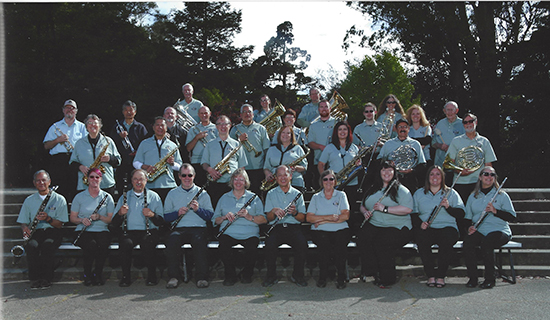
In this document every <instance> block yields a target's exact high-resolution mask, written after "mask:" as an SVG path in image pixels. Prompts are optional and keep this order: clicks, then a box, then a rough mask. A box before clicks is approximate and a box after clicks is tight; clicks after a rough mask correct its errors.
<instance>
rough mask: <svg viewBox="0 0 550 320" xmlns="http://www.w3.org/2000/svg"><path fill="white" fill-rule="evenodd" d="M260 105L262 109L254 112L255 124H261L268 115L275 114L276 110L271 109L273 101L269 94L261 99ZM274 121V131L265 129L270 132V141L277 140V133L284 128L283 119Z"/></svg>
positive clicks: (277, 118) (276, 118)
mask: <svg viewBox="0 0 550 320" xmlns="http://www.w3.org/2000/svg"><path fill="white" fill-rule="evenodd" d="M260 105H261V106H262V107H261V108H260V109H259V110H258V109H256V110H254V122H257V123H260V122H261V121H262V120H264V119H265V118H266V117H267V116H268V115H270V114H271V113H272V112H274V109H272V108H271V99H269V96H268V95H267V94H264V95H262V96H261V97H260ZM283 109H284V108H283ZM273 121H274V123H273V124H272V125H273V126H274V128H273V129H269V130H268V128H267V127H266V128H265V129H266V130H268V131H267V133H268V135H269V138H270V139H271V138H275V131H277V130H278V129H280V128H281V127H282V126H283V121H282V120H281V117H275V119H273ZM264 126H265V125H264ZM277 128H278V129H277ZM275 129H277V130H275Z"/></svg>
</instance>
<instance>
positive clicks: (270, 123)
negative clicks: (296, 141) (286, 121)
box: [260, 99, 286, 137]
mask: <svg viewBox="0 0 550 320" xmlns="http://www.w3.org/2000/svg"><path fill="white" fill-rule="evenodd" d="M285 111H286V109H285V107H284V106H283V105H282V104H281V103H280V102H279V100H277V99H275V106H274V107H273V110H271V112H269V114H268V115H267V116H266V117H265V118H263V119H262V121H260V124H261V125H262V126H264V127H265V129H266V130H267V134H268V135H269V136H270V137H273V135H274V134H275V132H276V131H277V130H279V129H281V127H282V126H283V125H282V123H281V121H278V118H279V117H280V116H282V115H283V114H284V113H285Z"/></svg>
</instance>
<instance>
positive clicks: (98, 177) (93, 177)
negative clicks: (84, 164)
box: [88, 176, 101, 179]
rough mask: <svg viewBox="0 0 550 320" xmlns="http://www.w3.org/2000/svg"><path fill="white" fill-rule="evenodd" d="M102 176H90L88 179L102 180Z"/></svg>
mask: <svg viewBox="0 0 550 320" xmlns="http://www.w3.org/2000/svg"><path fill="white" fill-rule="evenodd" d="M100 178H101V177H100V176H89V177H88V179H100Z"/></svg>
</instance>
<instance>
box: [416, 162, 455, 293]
mask: <svg viewBox="0 0 550 320" xmlns="http://www.w3.org/2000/svg"><path fill="white" fill-rule="evenodd" d="M455 181H456V179H455ZM453 186H454V183H453ZM453 186H451V187H450V188H449V187H447V186H446V185H445V172H444V171H443V169H442V168H441V167H440V166H431V167H430V168H429V169H428V173H427V175H426V183H425V186H424V187H423V188H420V189H418V190H417V191H416V192H415V193H414V197H413V199H414V209H413V213H416V214H413V215H412V219H413V227H414V228H413V230H414V238H415V241H416V243H417V244H418V252H419V253H420V258H421V259H422V263H423V264H424V272H425V273H426V276H427V277H428V282H427V283H426V285H427V286H428V287H437V288H443V287H444V286H445V277H446V276H447V269H448V268H449V262H450V260H451V257H452V254H453V246H454V244H455V243H456V241H457V240H458V225H457V219H463V218H464V203H463V202H462V199H461V198H460V195H459V194H458V192H456V191H455V190H454V189H453ZM415 221H417V223H415ZM434 244H437V245H438V247H439V249H438V253H437V269H436V264H435V258H436V255H435V254H433V253H432V245H434Z"/></svg>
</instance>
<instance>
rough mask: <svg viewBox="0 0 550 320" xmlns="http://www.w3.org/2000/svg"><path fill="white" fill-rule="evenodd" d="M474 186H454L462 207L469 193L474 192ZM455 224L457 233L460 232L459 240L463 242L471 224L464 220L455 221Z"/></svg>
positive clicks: (472, 184) (471, 184)
mask: <svg viewBox="0 0 550 320" xmlns="http://www.w3.org/2000/svg"><path fill="white" fill-rule="evenodd" d="M475 186H476V184H475V183H470V184H458V183H457V184H455V186H454V189H455V190H456V192H458V194H459V195H460V198H461V199H462V202H464V205H466V202H468V197H470V193H472V191H474V188H475ZM456 223H457V224H458V231H459V232H460V240H465V239H466V237H467V235H468V228H469V227H470V225H471V222H470V221H466V219H457V220H456Z"/></svg>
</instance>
